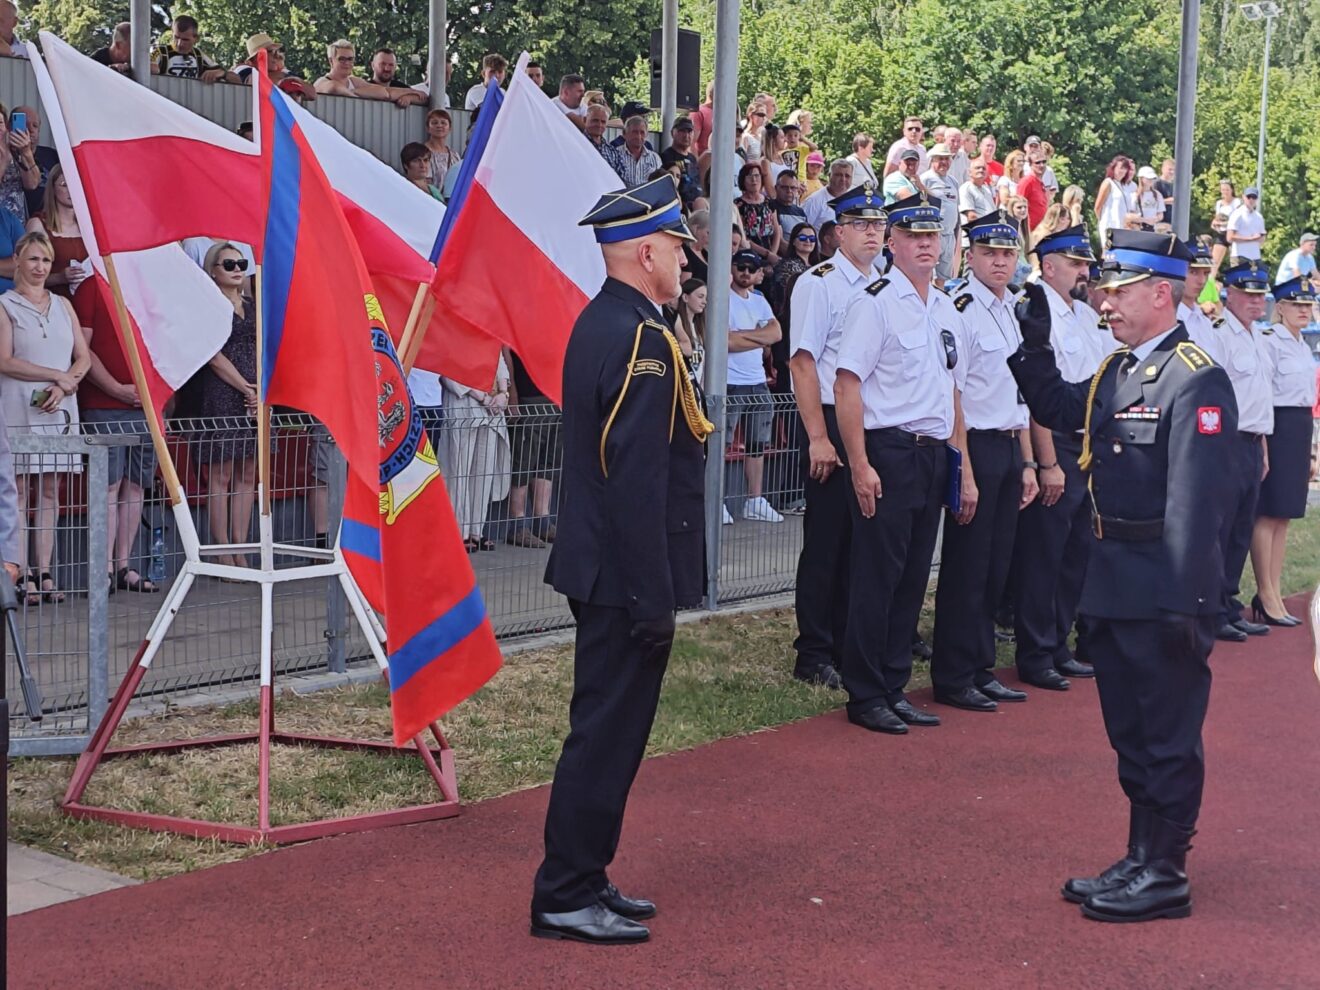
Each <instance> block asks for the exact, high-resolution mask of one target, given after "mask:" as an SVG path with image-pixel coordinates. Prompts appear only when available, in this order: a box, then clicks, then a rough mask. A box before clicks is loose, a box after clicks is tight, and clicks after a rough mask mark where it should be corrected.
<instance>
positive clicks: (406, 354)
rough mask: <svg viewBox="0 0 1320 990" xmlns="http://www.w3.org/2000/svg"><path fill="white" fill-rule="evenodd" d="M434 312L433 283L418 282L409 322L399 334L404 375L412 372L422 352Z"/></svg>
mask: <svg viewBox="0 0 1320 990" xmlns="http://www.w3.org/2000/svg"><path fill="white" fill-rule="evenodd" d="M434 310H435V296H434V295H433V294H432V293H431V283H430V282H418V283H417V294H416V295H415V296H413V302H412V309H410V310H409V311H408V322H407V323H405V324H404V326H403V333H401V334H399V348H398V357H399V364H401V365H402V366H403V373H404V375H407V374H408V372H410V371H412V367H413V364H414V363H415V362H416V361H417V352H418V351H419V350H421V347H422V341H423V340H424V339H425V337H426V331H427V328H428V327H429V326H430V323H431V313H432V312H433V311H434Z"/></svg>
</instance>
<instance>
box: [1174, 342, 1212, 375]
mask: <svg viewBox="0 0 1320 990" xmlns="http://www.w3.org/2000/svg"><path fill="white" fill-rule="evenodd" d="M1177 353H1178V356H1179V357H1180V358H1182V359H1183V363H1185V364H1186V365H1187V367H1189V368H1191V369H1192V370H1193V371H1199V370H1200V369H1201V368H1212V367H1214V364H1215V362H1214V361H1213V360H1211V358H1210V355H1209V354H1207V353H1206V352H1205V351H1203V350H1201V348H1199V347H1197V346H1196V345H1195V344H1193V343H1192V342H1191V341H1190V340H1184V341H1183V342H1182V343H1181V344H1179V345H1178V347H1177Z"/></svg>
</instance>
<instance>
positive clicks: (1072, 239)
mask: <svg viewBox="0 0 1320 990" xmlns="http://www.w3.org/2000/svg"><path fill="white" fill-rule="evenodd" d="M1047 254H1062V255H1063V256H1064V257H1066V258H1073V259H1075V260H1077V261H1095V255H1094V254H1092V253H1091V238H1090V235H1088V234H1087V233H1086V227H1084V226H1083V225H1082V224H1080V223H1079V224H1077V225H1076V226H1074V227H1067V228H1065V229H1064V230H1061V231H1059V232H1058V233H1057V234H1050V235H1049V236H1048V237H1042V238H1041V239H1040V241H1039V243H1037V244H1036V255H1037V256H1038V257H1041V258H1043V257H1045V256H1046V255H1047Z"/></svg>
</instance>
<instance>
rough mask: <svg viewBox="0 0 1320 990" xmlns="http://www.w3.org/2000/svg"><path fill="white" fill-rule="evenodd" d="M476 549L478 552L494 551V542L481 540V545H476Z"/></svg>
mask: <svg viewBox="0 0 1320 990" xmlns="http://www.w3.org/2000/svg"><path fill="white" fill-rule="evenodd" d="M477 548H478V549H479V550H494V549H495V541H494V540H482V541H481V543H480V544H478V547H477Z"/></svg>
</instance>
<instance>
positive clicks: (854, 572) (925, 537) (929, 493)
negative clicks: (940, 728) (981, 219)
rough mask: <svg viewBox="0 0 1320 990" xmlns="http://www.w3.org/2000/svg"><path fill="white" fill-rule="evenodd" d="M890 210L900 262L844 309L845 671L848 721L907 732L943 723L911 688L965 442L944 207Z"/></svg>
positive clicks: (838, 401)
mask: <svg viewBox="0 0 1320 990" xmlns="http://www.w3.org/2000/svg"><path fill="white" fill-rule="evenodd" d="M888 212H889V231H890V250H891V251H892V253H893V256H894V263H893V267H892V268H891V269H890V270H889V274H888V275H887V276H886V277H885V278H881V279H878V280H876V281H875V282H872V283H871V284H870V285H868V286H867V287H866V290H865V292H864V293H863V294H862V295H860V296H858V297H857V298H856V299H855V300H854V301H853V302H852V303H851V304H850V305H849V307H848V309H847V312H846V313H845V314H844V317H843V328H842V338H841V340H840V342H839V356H838V361H837V363H836V368H837V370H836V376H835V380H834V400H835V407H836V410H837V413H838V418H839V433H840V434H841V436H842V439H843V444H844V448H845V453H844V456H845V459H846V460H847V463H848V466H849V471H850V474H851V478H852V487H853V496H854V497H853V499H852V500H851V503H850V506H849V507H850V509H851V512H852V522H853V530H852V552H851V560H850V570H849V596H848V598H849V606H848V628H847V633H846V636H845V639H844V647H843V670H842V674H843V686H844V688H845V689H846V690H847V692H848V720H849V721H850V722H852V723H853V724H855V725H860V726H862V727H863V728H865V729H869V730H871V731H873V732H889V733H894V734H901V733H904V732H907V727H908V725H911V724H918V725H935V724H938V723H939V719H938V718H936V717H935V716H934V715H931V714H930V713H928V712H923V711H921V710H919V709H918V708H916V707H915V706H914V705H913V704H912V703H911V702H909V701H908V700H907V698H906V697H905V696H904V694H903V690H904V688H905V687H906V686H907V682H908V679H909V677H910V676H911V673H912V630H913V629H915V628H916V624H917V618H918V616H919V615H920V613H921V602H922V599H923V597H924V596H925V593H926V584H927V582H928V580H929V578H930V562H931V557H932V555H933V554H934V552H935V537H936V533H937V532H938V529H939V523H940V515H941V504H942V503H943V500H944V498H945V490H946V486H947V482H948V472H949V455H948V454H947V452H946V451H947V446H948V443H949V441H950V440H951V439H952V441H953V443H954V444H955V445H956V446H959V447H961V446H963V442H962V436H961V430H960V429H959V430H957V431H955V426H958V425H959V424H960V423H961V415H960V413H959V412H958V398H957V395H956V391H955V385H954V379H953V373H954V367H955V365H956V363H957V361H958V323H959V319H958V311H957V310H956V309H954V308H953V300H951V299H950V298H949V297H948V296H946V295H945V294H944V293H943V292H940V291H939V290H938V289H936V288H935V287H934V286H932V285H931V273H932V272H934V270H935V264H936V262H937V261H938V260H939V254H940V231H941V230H942V229H943V221H942V219H941V217H940V209H939V206H938V205H937V204H935V203H932V202H931V201H930V200H929V199H927V198H926V197H924V196H921V195H916V196H909V197H908V198H907V199H902V200H898V201H896V202H894V203H891V204H890V205H889V207H888Z"/></svg>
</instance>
